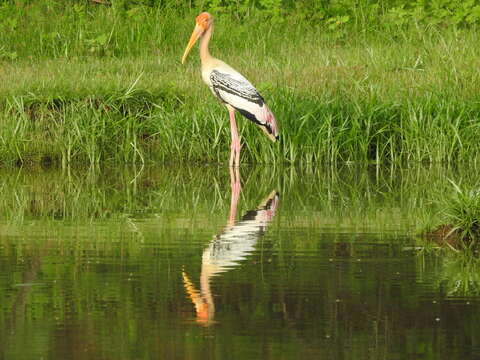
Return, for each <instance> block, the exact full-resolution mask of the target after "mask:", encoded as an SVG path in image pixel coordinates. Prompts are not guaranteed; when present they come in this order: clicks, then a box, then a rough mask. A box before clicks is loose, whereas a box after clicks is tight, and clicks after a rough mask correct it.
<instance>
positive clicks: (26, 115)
mask: <svg viewBox="0 0 480 360" xmlns="http://www.w3.org/2000/svg"><path fill="white" fill-rule="evenodd" d="M51 4H55V3H53V2H52V3H51ZM5 9H6V8H4V9H3V10H2V11H3V13H1V19H2V32H1V33H0V44H1V46H0V57H1V58H2V63H1V65H0V126H1V129H2V131H1V132H0V162H2V163H19V162H57V163H63V164H66V163H91V164H92V163H99V162H104V161H115V162H152V161H164V162H178V161H183V162H202V163H204V162H226V161H227V160H228V151H229V142H230V134H229V127H228V115H227V113H226V111H225V109H224V108H223V107H222V106H221V105H220V104H218V103H217V102H216V100H215V99H214V98H213V96H212V95H211V94H210V92H209V91H208V89H207V88H206V87H205V85H204V84H203V83H202V81H201V79H200V73H199V61H198V58H197V56H196V54H193V55H194V56H192V57H191V58H189V61H188V63H187V64H186V65H184V66H182V65H181V64H180V61H179V59H180V56H181V54H182V52H183V48H184V46H185V44H186V41H187V40H188V37H189V35H190V32H191V30H192V28H193V19H194V16H195V15H196V13H197V12H198V11H197V10H196V9H192V10H191V11H187V10H185V9H183V10H181V11H180V10H175V9H168V8H149V7H136V8H133V10H132V9H130V10H125V11H120V10H118V9H116V8H115V7H104V6H92V5H88V6H85V5H78V4H77V5H75V6H72V7H71V8H64V7H59V6H54V5H51V6H46V5H43V6H40V5H38V6H33V5H30V8H26V7H19V8H18V9H17V10H16V11H13V10H11V7H9V8H8V9H10V10H8V11H10V12H7V10H5ZM362 26H363V25H362ZM479 38H480V36H479V34H478V32H477V30H476V29H475V28H470V29H458V28H450V27H449V28H438V27H432V26H424V25H422V26H397V27H395V26H389V27H372V28H365V27H356V26H353V25H352V26H350V27H345V28H342V27H339V28H338V29H334V30H331V29H330V30H329V28H328V26H327V24H323V23H322V22H320V21H319V22H317V23H312V22H301V23H298V22H294V21H292V22H291V23H290V22H289V21H288V19H287V20H286V21H284V22H281V23H277V22H274V23H270V22H266V21H265V20H264V18H262V17H260V16H259V17H256V16H254V15H252V16H250V17H247V18H244V19H243V20H238V19H235V18H232V17H228V16H223V17H219V18H217V19H216V29H215V35H214V38H213V43H212V44H211V51H212V53H213V54H214V55H215V56H217V57H219V58H221V59H223V60H225V61H226V62H228V63H230V64H231V65H232V66H234V67H236V68H237V69H239V70H240V71H241V72H242V73H243V74H244V75H245V76H246V77H247V78H249V79H250V80H251V81H252V82H253V83H254V84H256V85H257V87H258V88H259V90H260V91H261V93H262V94H263V95H264V97H265V99H266V100H267V102H268V103H269V105H270V107H271V108H272V109H273V110H274V112H275V114H276V116H277V118H278V121H279V123H280V127H281V135H282V141H281V143H280V144H271V143H270V142H269V141H268V139H266V138H264V136H263V135H262V134H261V133H260V132H259V131H258V129H256V128H255V127H254V126H252V124H251V123H249V122H248V121H243V120H240V129H241V133H242V138H243V142H244V146H243V152H242V161H243V162H267V163H268V162H279V163H283V162H289V163H295V162H302V163H305V162H342V161H372V162H391V161H394V162H396V161H421V162H425V161H427V162H439V161H440V162H455V161H472V160H473V161H477V160H478V158H479V154H480V152H479V150H480V142H479V141H478V138H479V137H480V122H479V118H480V75H479V72H478V68H479V66H480V60H479V59H480V57H479V55H480V54H479V53H480V50H479V48H478V43H479V40H480V39H479Z"/></svg>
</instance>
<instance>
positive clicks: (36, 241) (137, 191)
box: [0, 166, 480, 359]
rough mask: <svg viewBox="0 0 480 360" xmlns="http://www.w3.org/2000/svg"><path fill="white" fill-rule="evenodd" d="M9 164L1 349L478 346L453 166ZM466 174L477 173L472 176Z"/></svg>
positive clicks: (477, 314)
mask: <svg viewBox="0 0 480 360" xmlns="http://www.w3.org/2000/svg"><path fill="white" fill-rule="evenodd" d="M240 170H241V171H230V170H229V169H228V168H227V167H225V166H221V167H217V166H203V167H201V166H199V167H191V168H175V167H154V168H141V169H138V168H137V169H135V168H134V169H75V170H73V169H67V170H59V169H47V170H41V169H0V188H1V194H0V267H1V271H0V349H1V350H0V351H1V353H0V358H2V359H260V358H262V359H314V358H322V359H467V358H468V359H470V358H471V359H473V358H479V357H480V302H479V300H480V296H479V288H480V286H479V275H478V274H479V270H480V267H478V266H477V263H476V261H475V260H472V259H464V258H462V257H460V256H457V255H456V254H454V253H453V252H452V251H445V250H442V249H436V248H435V247H434V246H429V245H428V244H426V243H425V241H424V240H422V239H421V238H420V237H418V236H417V235H416V234H418V233H419V232H420V231H421V230H422V228H423V227H425V226H426V225H427V224H428V223H429V221H431V219H433V218H434V217H435V214H436V211H437V210H438V209H437V208H436V205H435V201H434V200H435V199H436V198H438V197H439V196H441V194H445V193H446V192H448V191H450V190H449V189H450V187H449V186H450V184H449V182H448V179H456V180H459V181H460V180H461V181H463V182H464V183H468V182H469V181H470V182H474V181H476V179H475V174H476V173H475V174H472V172H471V171H466V174H467V175H465V174H464V173H462V172H461V171H459V170H458V169H457V170H455V169H450V170H449V169H444V168H414V169H402V168H378V167H361V168H358V167H348V166H344V167H341V168H330V167H326V168H304V169H299V168H294V167H291V168H269V167H257V168H252V167H242V168H241V169H240ZM469 176H470V177H469Z"/></svg>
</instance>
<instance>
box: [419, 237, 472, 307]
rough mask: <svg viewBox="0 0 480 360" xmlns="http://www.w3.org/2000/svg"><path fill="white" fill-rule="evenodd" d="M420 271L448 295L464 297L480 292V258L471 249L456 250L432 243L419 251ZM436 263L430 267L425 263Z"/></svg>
mask: <svg viewBox="0 0 480 360" xmlns="http://www.w3.org/2000/svg"><path fill="white" fill-rule="evenodd" d="M419 261H420V262H419V264H420V265H421V267H422V270H421V271H420V273H421V274H423V275H424V277H425V279H424V281H427V282H428V281H431V282H432V283H433V284H434V285H435V287H437V288H439V289H442V290H443V291H444V292H445V293H446V294H447V295H448V296H455V297H462V296H475V295H479V294H480V258H479V256H478V253H476V252H473V251H471V250H469V249H468V250H465V251H461V252H454V251H451V250H450V249H448V248H438V247H434V246H433V245H432V244H431V243H430V245H427V246H425V247H424V248H423V250H422V251H421V252H420V253H419ZM427 262H429V263H434V264H435V266H433V265H432V266H429V267H428V269H429V270H428V273H425V272H426V269H425V268H423V267H424V265H425V264H426V263H427Z"/></svg>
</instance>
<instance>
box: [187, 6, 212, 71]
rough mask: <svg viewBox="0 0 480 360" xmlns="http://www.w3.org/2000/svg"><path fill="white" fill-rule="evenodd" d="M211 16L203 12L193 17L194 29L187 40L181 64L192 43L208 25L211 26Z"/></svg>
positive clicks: (193, 43)
mask: <svg viewBox="0 0 480 360" xmlns="http://www.w3.org/2000/svg"><path fill="white" fill-rule="evenodd" d="M212 23H213V17H212V15H210V14H209V13H207V12H203V13H201V14H200V15H198V16H197V17H196V18H195V29H193V33H192V36H191V37H190V41H189V42H188V45H187V48H186V49H185V52H184V53H183V57H182V64H183V63H184V62H185V59H186V58H187V56H188V53H189V52H190V50H191V49H192V47H193V45H195V43H196V42H197V40H198V38H199V37H201V36H202V35H203V34H204V33H205V32H206V31H207V30H208V28H209V27H210V26H212Z"/></svg>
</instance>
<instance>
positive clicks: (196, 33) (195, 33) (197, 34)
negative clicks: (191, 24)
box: [182, 25, 203, 64]
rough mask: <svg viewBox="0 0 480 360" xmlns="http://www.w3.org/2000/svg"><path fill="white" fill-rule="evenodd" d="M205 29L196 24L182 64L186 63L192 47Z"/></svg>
mask: <svg viewBox="0 0 480 360" xmlns="http://www.w3.org/2000/svg"><path fill="white" fill-rule="evenodd" d="M202 33H203V29H202V28H201V27H200V26H199V25H195V29H193V32H192V36H190V41H189V42H188V45H187V47H186V48H185V52H184V53H183V56H182V64H183V63H185V60H186V59H187V56H188V53H189V52H190V50H191V49H192V47H193V45H195V43H196V42H197V40H198V38H199V37H200V36H201V35H202Z"/></svg>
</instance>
